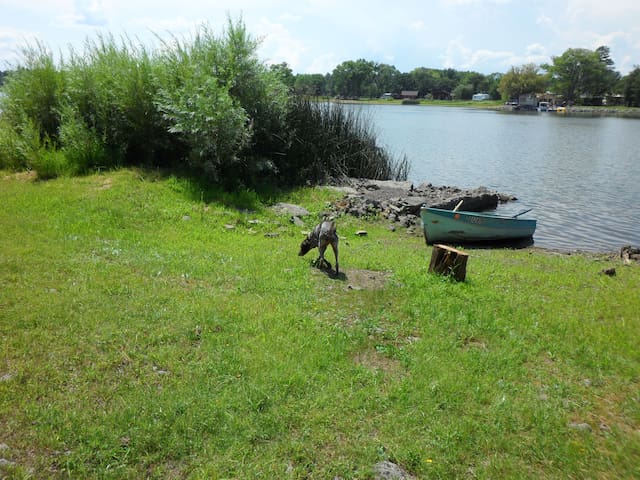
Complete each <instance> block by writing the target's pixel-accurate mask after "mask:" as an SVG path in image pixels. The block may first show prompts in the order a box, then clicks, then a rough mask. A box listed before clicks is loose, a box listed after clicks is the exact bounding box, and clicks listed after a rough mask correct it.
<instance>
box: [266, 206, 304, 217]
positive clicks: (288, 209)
mask: <svg viewBox="0 0 640 480" xmlns="http://www.w3.org/2000/svg"><path fill="white" fill-rule="evenodd" d="M273 210H275V212H276V213H278V214H280V215H284V214H289V215H292V216H294V217H306V216H307V215H310V214H309V210H307V209H306V208H304V207H301V206H300V205H294V204H292V203H276V204H275V205H274V206H273Z"/></svg>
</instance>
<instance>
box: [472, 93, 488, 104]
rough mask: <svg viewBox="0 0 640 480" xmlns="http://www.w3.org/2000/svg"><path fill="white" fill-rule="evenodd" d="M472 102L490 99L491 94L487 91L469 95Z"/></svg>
mask: <svg viewBox="0 0 640 480" xmlns="http://www.w3.org/2000/svg"><path fill="white" fill-rule="evenodd" d="M471 100H473V101H474V102H482V101H483V100H491V95H489V94H488V93H476V94H474V95H473V97H471Z"/></svg>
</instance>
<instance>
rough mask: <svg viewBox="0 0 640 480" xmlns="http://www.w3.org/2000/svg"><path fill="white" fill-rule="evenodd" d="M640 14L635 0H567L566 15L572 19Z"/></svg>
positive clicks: (618, 18) (599, 18)
mask: <svg viewBox="0 0 640 480" xmlns="http://www.w3.org/2000/svg"><path fill="white" fill-rule="evenodd" d="M638 15H640V2H638V1H637V0H607V1H606V2H603V1H602V0H567V2H566V17H568V18H570V19H571V20H574V21H580V20H583V21H584V20H585V19H587V20H603V19H607V20H610V19H614V20H620V19H621V18H630V17H633V16H636V19H637V16H638Z"/></svg>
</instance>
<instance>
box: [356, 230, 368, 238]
mask: <svg viewBox="0 0 640 480" xmlns="http://www.w3.org/2000/svg"><path fill="white" fill-rule="evenodd" d="M356 235H357V236H359V237H366V236H367V231H366V230H358V231H357V232H356Z"/></svg>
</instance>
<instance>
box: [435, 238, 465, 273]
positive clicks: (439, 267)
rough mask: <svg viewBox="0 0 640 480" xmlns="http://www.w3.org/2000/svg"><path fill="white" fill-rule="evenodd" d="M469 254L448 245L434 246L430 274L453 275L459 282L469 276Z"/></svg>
mask: <svg viewBox="0 0 640 480" xmlns="http://www.w3.org/2000/svg"><path fill="white" fill-rule="evenodd" d="M468 259H469V254H468V253H465V252H462V251H460V250H457V249H455V248H453V247H449V246H447V245H441V244H437V245H434V246H433V251H432V253H431V263H430V264H429V272H434V273H438V274H441V275H452V276H453V278H455V279H456V280H457V281H459V282H463V281H464V279H465V278H466V276H467V260H468Z"/></svg>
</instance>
